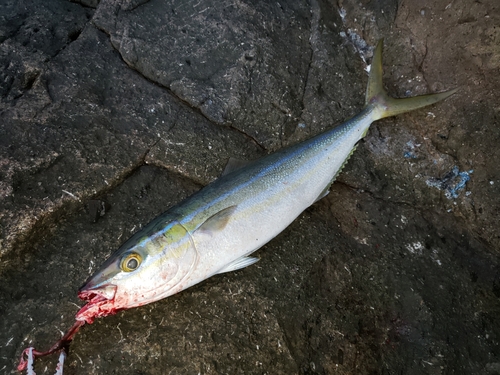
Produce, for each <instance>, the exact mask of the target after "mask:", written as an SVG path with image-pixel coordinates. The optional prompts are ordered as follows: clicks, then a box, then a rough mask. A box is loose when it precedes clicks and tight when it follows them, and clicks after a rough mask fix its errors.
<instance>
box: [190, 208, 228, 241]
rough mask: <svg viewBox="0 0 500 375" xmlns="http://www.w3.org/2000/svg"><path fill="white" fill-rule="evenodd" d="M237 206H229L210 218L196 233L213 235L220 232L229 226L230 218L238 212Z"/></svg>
mask: <svg viewBox="0 0 500 375" xmlns="http://www.w3.org/2000/svg"><path fill="white" fill-rule="evenodd" d="M236 207H237V206H229V207H226V208H224V209H223V210H221V211H219V212H217V213H216V214H214V215H212V216H210V217H209V218H208V219H207V220H205V222H204V223H203V224H201V225H200V226H199V227H198V229H196V231H197V232H198V231H199V232H202V233H205V234H209V235H210V234H212V233H213V232H218V231H220V230H222V229H224V227H225V226H226V225H227V223H228V221H229V218H230V217H231V215H232V214H233V212H234V210H236Z"/></svg>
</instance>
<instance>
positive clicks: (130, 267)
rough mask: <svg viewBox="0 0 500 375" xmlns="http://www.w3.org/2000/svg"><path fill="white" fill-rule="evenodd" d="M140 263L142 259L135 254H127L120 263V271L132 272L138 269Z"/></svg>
mask: <svg viewBox="0 0 500 375" xmlns="http://www.w3.org/2000/svg"><path fill="white" fill-rule="evenodd" d="M141 262H142V257H141V256H140V255H139V254H137V253H129V254H127V255H125V256H124V257H123V259H122V262H121V265H120V266H121V269H122V270H123V271H125V272H132V271H135V270H136V269H137V268H139V266H140V264H141Z"/></svg>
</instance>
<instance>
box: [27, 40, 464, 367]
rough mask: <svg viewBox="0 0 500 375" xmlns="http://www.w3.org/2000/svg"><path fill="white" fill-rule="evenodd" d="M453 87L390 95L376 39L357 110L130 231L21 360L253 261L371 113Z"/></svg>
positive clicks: (320, 185) (408, 106)
mask: <svg viewBox="0 0 500 375" xmlns="http://www.w3.org/2000/svg"><path fill="white" fill-rule="evenodd" d="M454 92H455V90H451V91H447V92H443V93H438V94H429V95H423V96H417V97H412V98H404V99H393V98H391V97H389V96H388V95H387V94H386V92H385V91H384V89H383V84H382V41H380V42H379V43H378V45H377V47H376V49H375V52H374V56H373V61H372V66H371V70H370V77H369V81H368V88H367V91H366V105H365V107H364V108H363V110H362V111H361V112H360V113H359V114H358V115H357V116H355V117H353V118H352V119H350V120H348V121H347V122H345V123H343V124H342V125H339V126H337V127H335V128H334V129H331V130H328V131H325V132H324V133H321V134H319V135H317V136H315V137H313V138H311V139H309V140H306V141H303V142H301V143H298V144H296V145H293V146H291V147H287V148H284V149H282V150H279V151H278V152H276V153H273V154H270V155H267V156H264V157H262V158H260V159H258V160H255V161H252V162H249V163H247V164H245V165H243V166H239V168H234V169H233V170H232V171H231V170H230V169H231V168H227V170H226V172H225V173H224V174H223V176H222V177H220V178H219V179H218V180H216V181H214V182H212V183H211V184H209V185H207V186H206V187H204V188H203V189H201V190H200V191H198V192H197V193H195V194H193V195H192V196H190V197H188V198H187V199H185V200H184V201H182V202H180V203H179V204H177V205H176V206H174V207H172V208H170V209H169V210H168V211H166V212H165V213H163V214H162V215H160V216H158V217H157V218H156V219H154V220H153V221H152V222H150V223H149V224H148V225H147V226H145V227H144V228H143V229H142V230H140V231H139V232H137V233H135V234H134V235H133V236H132V237H131V238H130V239H129V240H128V241H126V242H125V243H124V244H123V245H122V246H121V247H120V248H119V249H118V250H116V251H115V252H114V253H113V254H112V255H111V256H110V257H109V258H108V259H107V260H106V261H105V262H104V264H103V265H102V266H101V267H100V268H99V270H98V271H97V272H95V273H94V275H92V276H91V277H90V278H89V279H88V280H87V281H86V283H85V284H84V285H83V286H82V287H81V288H80V290H79V291H78V296H79V297H80V298H81V299H82V300H85V301H87V304H86V305H84V306H83V307H82V308H81V309H80V311H78V313H77V314H76V322H75V324H74V325H73V327H71V328H70V330H69V331H68V332H67V333H66V334H65V335H64V336H63V338H62V339H61V340H59V341H58V342H57V343H56V344H55V345H54V346H53V347H52V348H51V349H49V350H48V351H46V352H38V351H36V350H34V349H33V348H28V349H26V350H25V351H24V352H23V355H22V357H21V363H20V364H19V366H18V369H19V370H23V369H25V368H26V367H28V371H33V370H32V369H30V368H29V367H30V366H27V364H28V361H30V364H31V363H32V362H33V357H37V356H43V355H47V354H50V353H54V352H56V351H60V350H62V349H64V348H65V347H67V346H68V345H69V342H70V341H71V340H72V338H73V336H74V334H75V333H76V332H77V331H78V329H79V328H80V327H81V326H82V325H84V324H85V323H89V324H90V323H92V322H93V320H94V319H95V318H97V317H103V316H107V315H110V314H114V313H116V312H117V311H120V310H124V309H130V308H132V307H136V306H142V305H145V304H148V303H151V302H154V301H157V300H159V299H162V298H165V297H168V296H170V295H172V294H175V293H178V292H180V291H181V290H184V289H186V288H189V287H190V286H192V285H194V284H197V283H199V282H201V281H203V280H205V279H207V278H209V277H210V276H213V275H216V274H219V273H223V272H229V271H234V270H237V269H240V268H243V267H247V266H249V265H251V264H253V263H255V262H256V261H257V260H258V259H257V258H254V257H250V255H251V254H252V253H253V252H254V251H256V250H257V249H259V248H260V247H262V246H263V245H265V244H266V243H267V242H269V241H270V240H271V239H273V238H274V237H275V236H276V235H278V234H279V233H280V232H281V231H283V230H284V229H285V228H286V227H287V226H288V225H289V224H290V223H292V222H293V221H294V220H295V219H296V218H297V216H299V215H300V213H301V212H303V211H304V210H305V209H306V208H308V207H309V206H310V205H312V204H313V203H314V202H316V201H317V200H319V199H321V198H322V197H324V196H325V195H327V194H328V191H329V188H330V185H331V184H332V182H333V181H334V180H335V177H336V176H337V174H338V173H339V172H340V170H341V169H342V167H343V165H344V164H345V162H346V161H347V159H348V158H349V156H350V155H351V154H352V153H353V151H354V149H355V148H356V144H357V143H358V141H359V140H360V139H361V138H363V137H364V136H365V135H366V133H367V132H368V129H369V127H370V124H371V123H372V122H373V121H376V120H378V119H381V118H384V117H388V116H393V115H396V114H399V113H403V112H407V111H412V110H414V109H417V108H421V107H424V106H427V105H430V104H433V103H436V102H438V101H440V100H443V99H445V98H447V97H448V96H450V95H452V94H453V93H454ZM230 164H231V163H230ZM230 164H229V165H230ZM60 365H61V364H60ZM60 367H61V366H60ZM31 373H33V372H31Z"/></svg>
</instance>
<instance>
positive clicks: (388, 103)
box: [366, 39, 457, 120]
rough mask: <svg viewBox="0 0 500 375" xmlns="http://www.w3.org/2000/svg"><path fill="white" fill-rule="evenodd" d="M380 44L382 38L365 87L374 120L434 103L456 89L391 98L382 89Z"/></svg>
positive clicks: (380, 43)
mask: <svg viewBox="0 0 500 375" xmlns="http://www.w3.org/2000/svg"><path fill="white" fill-rule="evenodd" d="M382 46H383V39H381V40H380V41H379V42H378V44H377V47H376V48H375V52H374V54H373V61H372V66H371V69H370V78H369V79H368V87H367V89H366V105H367V106H368V105H372V106H374V107H375V111H374V120H378V119H381V118H384V117H389V116H394V115H397V114H399V113H404V112H409V111H413V110H414V109H417V108H421V107H425V106H428V105H431V104H434V103H436V102H439V101H441V100H443V99H446V98H447V97H448V96H450V95H453V94H454V93H455V92H456V91H457V89H453V90H449V91H445V92H441V93H438V94H427V95H420V96H414V97H411V98H403V99H394V98H391V97H390V96H389V95H388V94H387V92H386V91H385V90H384V85H383V83H382Z"/></svg>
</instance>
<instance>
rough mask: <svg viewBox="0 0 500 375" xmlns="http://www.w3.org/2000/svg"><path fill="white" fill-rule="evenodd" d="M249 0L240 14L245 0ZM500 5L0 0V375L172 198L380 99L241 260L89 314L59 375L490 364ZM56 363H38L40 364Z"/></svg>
mask: <svg viewBox="0 0 500 375" xmlns="http://www.w3.org/2000/svg"><path fill="white" fill-rule="evenodd" d="M254 3H255V4H254ZM499 24H500V6H499V4H498V2H497V1H496V0H484V1H481V2H470V1H467V0H456V1H441V0H439V1H427V0H423V1H418V2H410V1H399V2H398V1H396V0H384V1H368V0H362V1H358V2H354V1H350V0H346V1H344V0H340V1H337V2H332V1H316V0H311V1H310V2H297V1H295V0H290V1H280V2H250V1H237V2H234V1H227V0H226V1H211V0H207V1H201V2H191V1H190V2H187V1H180V0H179V1H159V0H150V1H147V0H121V1H117V0H102V1H98V0H81V1H76V2H68V1H63V0H46V1H43V2H35V1H30V0H18V1H9V0H5V1H2V2H1V3H0V63H1V69H0V135H1V136H0V231H1V233H0V262H1V263H0V277H1V280H2V282H1V284H0V316H1V317H2V319H1V320H0V322H1V323H0V371H1V372H2V373H15V371H14V367H15V365H16V363H17V359H18V356H19V355H20V353H21V351H22V349H24V348H25V347H26V346H28V345H32V344H33V345H35V346H36V347H37V348H38V349H46V348H48V347H49V346H50V345H51V344H52V343H53V342H55V341H56V340H57V339H58V338H59V333H58V331H59V330H61V331H64V330H66V329H67V328H68V327H69V326H70V325H71V324H72V322H73V316H74V313H75V312H76V311H77V309H78V306H79V305H80V303H79V301H78V299H77V297H76V290H77V289H78V287H79V286H80V285H81V284H82V283H83V281H84V280H85V279H86V278H87V276H88V275H89V274H91V273H92V271H93V270H95V268H96V267H97V266H98V264H100V263H101V262H102V261H103V260H104V259H105V258H106V256H107V255H108V254H109V253H110V252H111V251H112V250H113V249H115V248H116V247H118V246H119V245H120V243H122V242H123V241H124V240H125V239H126V238H127V237H128V236H130V235H131V234H132V233H133V232H134V231H135V230H137V229H138V228H140V227H141V226H142V225H145V224H146V223H147V222H148V221H149V220H151V219H152V218H154V217H155V216H156V215H158V214H160V213H161V212H163V211H164V210H166V209H167V208H168V207H169V206H171V205H173V204H174V203H176V202H178V201H180V200H181V199H183V198H184V197H186V196H188V195H189V194H191V193H193V192H194V191H196V190H198V189H199V188H200V187H201V186H203V185H206V184H207V183H209V182H210V181H212V180H214V179H215V178H217V176H218V175H219V173H220V171H221V170H222V169H223V166H224V164H225V163H226V161H227V159H228V158H229V157H237V158H240V159H245V158H246V159H251V158H256V157H258V156H260V155H264V154H266V153H269V152H272V151H275V150H277V149H279V148H281V147H283V146H286V145H288V144H292V143H294V142H297V141H299V140H302V139H305V138H307V137H309V136H311V135H314V134H317V133H318V132H320V131H322V130H324V129H326V128H330V127H332V126H333V125H335V124H336V123H339V122H341V121H343V120H345V119H347V118H348V117H349V116H352V115H354V114H355V113H356V112H358V111H359V110H360V109H361V108H362V106H363V100H364V87H365V84H366V74H365V72H364V68H365V67H366V64H365V62H369V59H370V57H371V51H372V46H374V44H375V43H376V41H377V40H378V39H379V38H381V37H384V38H385V42H386V43H385V45H386V48H385V53H384V62H385V66H386V69H385V71H386V73H385V82H386V85H387V88H388V90H389V92H390V93H391V94H393V95H395V96H406V95H415V94H421V93H425V92H428V91H439V90H443V89H448V88H452V87H459V88H460V91H459V92H458V93H457V94H456V95H454V96H453V97H451V98H449V99H448V100H447V101H445V102H444V103H440V104H437V105H435V106H433V107H431V108H428V109H424V110H420V111H416V112H414V113H410V114H407V115H401V116H398V117H395V118H391V119H387V120H384V121H380V122H377V123H375V124H374V125H373V126H372V129H371V130H370V132H369V134H368V135H367V137H366V138H365V140H364V141H362V142H361V144H360V146H359V147H358V150H357V152H356V153H355V154H354V156H353V157H352V158H351V160H350V162H349V164H348V166H347V167H346V168H345V170H344V172H343V173H342V174H341V175H340V176H339V178H338V182H337V183H336V184H335V185H334V186H333V188H332V191H331V193H330V195H329V196H327V197H326V198H324V199H323V200H321V201H320V202H318V203H316V204H315V205H314V206H312V207H311V208H310V209H308V210H307V211H306V212H305V213H304V214H303V215H301V216H300V217H299V218H298V219H297V220H296V221H295V222H294V223H293V224H292V225H291V226H290V227H289V228H288V229H287V230H286V231H284V232H283V233H282V234H281V235H279V236H278V237H277V238H276V239H275V240H273V241H272V242H271V243H270V244H268V245H267V246H265V247H264V248H263V249H262V250H260V251H259V252H258V255H259V256H260V257H261V258H262V260H261V261H260V262H259V263H258V264H256V265H255V266H252V267H249V268H247V269H244V270H241V271H238V272H234V273H231V274H224V275H219V276H216V277H213V278H212V279H210V280H207V281H206V282H204V283H202V284H200V285H197V286H195V287H193V288H191V289H189V290H187V291H184V292H183V293H180V294H178V295H175V296H172V297H170V298H168V299H165V300H162V301H159V302H157V303H154V304H151V305H148V306H144V307H141V308H137V309H132V310H129V311H124V312H121V313H119V314H117V315H116V316H112V317H107V318H104V319H98V320H97V321H96V322H95V323H94V324H93V325H91V326H88V327H85V328H84V329H82V331H81V333H79V334H78V335H77V336H76V338H75V340H74V342H73V343H72V346H71V352H70V355H69V358H68V360H67V364H66V373H68V374H106V373H108V374H111V373H117V374H118V373H119V374H198V373H199V374H334V373H335V374H337V373H338V374H352V373H356V374H396V373H402V374H442V373H443V374H444V373H456V374H500V346H499V340H500V320H499V319H498V316H499V314H500V300H499V299H500V235H499V232H498V224H499V222H500V200H499V199H498V197H499V195H500V167H499V164H498V160H500V151H499V148H498V144H499V141H500V124H499V112H500V106H499V104H498V97H499V96H500V89H499V87H500V78H499V77H500V76H499V69H500V47H499V46H500V28H499V27H498V25H499ZM55 360H56V359H55V358H54V357H51V358H47V359H42V360H39V361H37V364H36V370H37V371H39V372H40V373H42V372H43V369H44V368H45V367H46V366H48V367H49V370H48V372H49V373H51V372H53V370H52V367H53V366H54V363H55Z"/></svg>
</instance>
